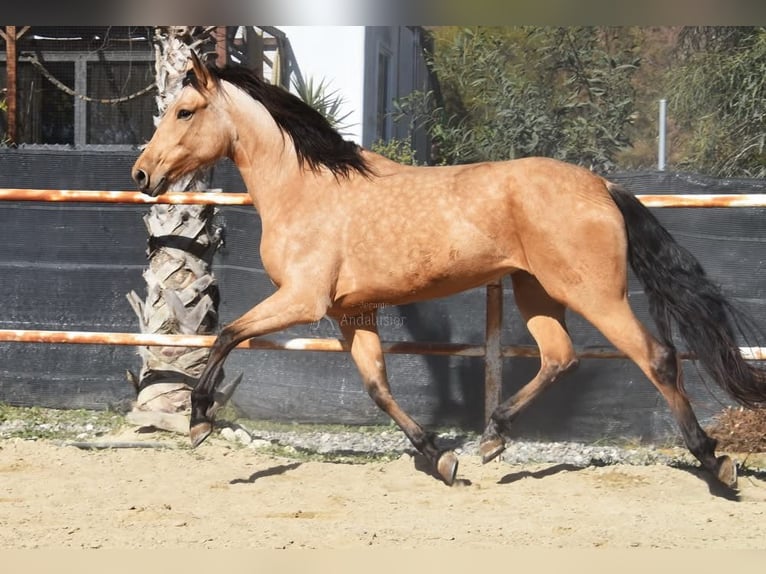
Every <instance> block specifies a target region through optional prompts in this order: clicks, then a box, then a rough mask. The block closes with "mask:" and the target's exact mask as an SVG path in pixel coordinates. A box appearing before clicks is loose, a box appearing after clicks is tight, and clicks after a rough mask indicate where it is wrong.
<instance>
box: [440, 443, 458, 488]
mask: <svg viewBox="0 0 766 574" xmlns="http://www.w3.org/2000/svg"><path fill="white" fill-rule="evenodd" d="M457 465H458V460H457V456H456V455H455V453H454V452H452V451H451V450H448V451H445V452H443V453H442V455H441V456H440V457H439V460H438V461H437V463H436V471H437V472H438V473H439V476H441V477H442V480H443V481H444V482H445V483H446V484H447V486H452V485H453V484H454V483H455V475H456V474H457Z"/></svg>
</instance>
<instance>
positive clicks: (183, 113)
mask: <svg viewBox="0 0 766 574" xmlns="http://www.w3.org/2000/svg"><path fill="white" fill-rule="evenodd" d="M193 115H194V112H193V111H191V110H184V109H181V110H178V114H177V115H176V117H177V118H178V119H179V120H188V119H189V118H190V117H192V116H193Z"/></svg>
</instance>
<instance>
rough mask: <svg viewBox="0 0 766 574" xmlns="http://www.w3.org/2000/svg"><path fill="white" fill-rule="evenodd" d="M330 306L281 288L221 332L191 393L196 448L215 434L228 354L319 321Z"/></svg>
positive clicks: (191, 429) (321, 299) (324, 300)
mask: <svg viewBox="0 0 766 574" xmlns="http://www.w3.org/2000/svg"><path fill="white" fill-rule="evenodd" d="M328 302H329V299H328V298H327V297H317V296H316V294H315V293H311V294H309V293H306V292H305V291H295V290H291V289H286V288H284V287H282V288H280V289H279V290H278V291H277V292H276V293H274V294H273V295H271V296H270V297H268V298H267V299H264V300H263V301H262V302H261V303H259V304H258V305H256V306H255V307H253V308H252V309H251V310H250V311H248V312H247V313H245V314H244V315H242V316H241V317H240V318H239V319H236V320H234V321H232V322H231V323H229V324H228V325H226V326H225V327H224V328H223V329H222V330H221V333H220V334H219V335H218V337H217V338H216V340H215V342H214V343H213V347H212V349H211V350H210V355H209V357H208V360H207V364H206V365H205V369H204V370H203V371H202V375H200V378H199V381H198V382H197V385H196V386H195V387H194V390H192V393H191V420H190V422H189V437H190V438H191V443H192V446H193V447H196V446H198V445H199V444H200V443H202V442H203V441H204V440H205V439H206V438H207V437H208V436H209V435H210V433H211V432H212V430H213V412H212V407H213V403H214V396H215V388H216V386H217V384H218V382H219V380H218V378H219V373H220V372H221V368H222V367H223V363H224V361H225V360H226V357H227V356H228V355H229V353H230V352H231V351H232V350H233V349H234V348H235V347H236V346H237V345H239V344H240V343H241V342H242V341H246V340H247V339H251V338H253V337H258V336H261V335H266V334H269V333H274V332H276V331H281V330H283V329H286V328H288V327H291V326H292V325H298V324H301V323H313V322H316V321H319V320H320V319H321V318H322V317H324V315H325V312H326V311H327V308H328Z"/></svg>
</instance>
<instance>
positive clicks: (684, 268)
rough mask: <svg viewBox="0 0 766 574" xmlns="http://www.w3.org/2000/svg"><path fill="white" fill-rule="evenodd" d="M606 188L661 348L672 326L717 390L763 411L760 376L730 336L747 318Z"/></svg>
mask: <svg viewBox="0 0 766 574" xmlns="http://www.w3.org/2000/svg"><path fill="white" fill-rule="evenodd" d="M608 189H609V193H610V194H611V196H612V199H613V200H614V202H615V203H616V204H617V207H618V208H619V209H620V211H621V212H622V216H623V218H624V219H625V227H626V229H627V233H628V261H629V262H630V266H631V267H632V268H633V271H634V272H635V274H636V276H637V277H638V279H639V281H640V282H641V284H642V285H643V287H644V292H645V293H646V295H647V297H648V299H649V310H650V312H651V314H652V317H653V319H654V320H655V322H656V323H657V328H658V330H659V334H660V337H661V338H662V339H663V343H665V344H666V345H668V346H670V347H673V339H672V325H673V323H675V324H676V325H677V327H678V332H679V334H680V335H681V337H682V338H683V339H684V341H685V342H686V344H687V345H688V348H689V351H690V352H691V353H693V354H694V355H695V356H696V358H697V360H698V361H699V363H700V364H701V365H702V366H703V367H704V368H705V370H706V371H707V372H708V373H709V374H710V376H711V377H712V378H713V379H714V380H715V381H716V383H717V384H718V385H719V386H720V387H721V388H722V389H724V390H725V391H726V392H727V393H728V394H729V395H731V397H732V398H734V399H736V400H737V401H738V402H740V403H741V404H743V405H746V406H749V407H764V406H766V371H763V370H761V369H758V368H757V367H756V366H755V365H753V364H751V363H748V362H747V361H746V360H744V359H743V358H742V355H741V353H740V350H739V345H738V344H737V342H736V336H735V332H738V333H744V328H745V327H747V325H748V319H747V317H746V316H745V315H744V314H743V313H742V312H741V311H738V310H737V309H736V308H735V307H734V306H733V305H732V304H731V303H730V302H729V301H728V300H727V299H726V298H725V297H724V295H723V294H722V293H721V290H720V289H719V287H718V286H717V285H715V284H714V283H713V282H712V281H711V280H710V279H709V278H708V277H707V275H706V273H705V270H704V269H702V266H701V265H700V263H699V261H697V259H696V258H695V257H694V256H693V255H692V254H691V253H689V252H688V251H687V250H686V249H685V248H684V247H682V246H681V245H679V244H678V243H677V242H676V240H675V239H673V237H672V236H671V235H670V233H669V232H668V231H667V229H665V228H664V227H663V226H662V224H660V222H659V221H658V220H657V218H656V217H655V216H654V214H652V212H651V211H649V209H647V207H646V206H645V205H644V204H642V203H641V202H640V201H639V200H638V199H636V198H635V197H634V196H633V195H632V194H631V193H629V192H628V191H626V190H625V189H623V188H622V187H620V186H619V185H615V184H612V183H610V184H609V185H608ZM735 328H736V331H735Z"/></svg>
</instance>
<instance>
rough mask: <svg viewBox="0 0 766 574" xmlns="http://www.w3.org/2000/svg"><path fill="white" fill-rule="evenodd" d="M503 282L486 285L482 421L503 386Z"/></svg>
mask: <svg viewBox="0 0 766 574" xmlns="http://www.w3.org/2000/svg"><path fill="white" fill-rule="evenodd" d="M502 331H503V284H502V280H498V281H493V282H492V283H489V284H488V285H487V322H486V333H485V337H484V346H485V354H484V421H485V422H487V421H488V420H489V417H490V415H491V414H492V411H494V410H495V408H496V407H497V405H498V404H499V403H500V396H501V392H502V387H503V346H502V342H501V340H500V335H501V333H502Z"/></svg>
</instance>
